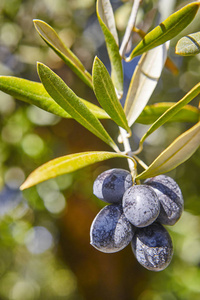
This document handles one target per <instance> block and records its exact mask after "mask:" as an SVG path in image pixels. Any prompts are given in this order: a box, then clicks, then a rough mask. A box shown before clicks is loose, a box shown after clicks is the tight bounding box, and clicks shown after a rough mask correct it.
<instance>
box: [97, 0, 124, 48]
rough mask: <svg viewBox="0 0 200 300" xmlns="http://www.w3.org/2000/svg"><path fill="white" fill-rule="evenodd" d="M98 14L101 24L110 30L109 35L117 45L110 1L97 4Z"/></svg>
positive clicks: (103, 0) (104, 0)
mask: <svg viewBox="0 0 200 300" xmlns="http://www.w3.org/2000/svg"><path fill="white" fill-rule="evenodd" d="M98 13H99V16H100V17H101V20H102V22H104V24H105V25H106V26H107V28H108V29H109V30H110V33H111V34H112V35H113V37H114V39H115V42H116V44H117V45H119V39H118V34H117V29H116V25H115V18H114V13H113V9H112V6H111V3H110V0H100V1H99V3H98Z"/></svg>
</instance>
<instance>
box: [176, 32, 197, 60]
mask: <svg viewBox="0 0 200 300" xmlns="http://www.w3.org/2000/svg"><path fill="white" fill-rule="evenodd" d="M175 53H176V54H178V55H182V56H191V55H196V54H198V53H200V31H199V32H196V33H192V34H189V35H187V36H184V37H183V38H181V39H180V40H179V41H178V43H177V44H176V48H175Z"/></svg>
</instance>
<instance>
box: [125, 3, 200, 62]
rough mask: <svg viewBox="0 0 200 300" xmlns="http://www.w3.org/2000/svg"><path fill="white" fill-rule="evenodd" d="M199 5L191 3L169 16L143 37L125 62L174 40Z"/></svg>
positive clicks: (192, 16) (192, 17)
mask: <svg viewBox="0 0 200 300" xmlns="http://www.w3.org/2000/svg"><path fill="white" fill-rule="evenodd" d="M199 5H200V1H196V2H192V3H190V4H188V5H186V6H184V7H183V8H182V9H180V10H178V11H177V12H175V13H174V14H172V15H171V16H169V17H168V18H167V19H166V20H165V21H163V22H162V23H161V24H160V25H159V26H157V27H155V28H154V29H153V30H151V31H150V32H149V33H147V34H146V35H145V37H144V38H143V39H142V41H141V42H140V43H139V44H138V45H137V46H136V47H135V48H134V50H133V51H132V53H131V55H130V56H129V58H128V59H127V60H128V61H130V60H131V59H133V57H135V56H137V55H140V54H142V53H144V52H146V51H148V50H150V49H152V48H154V47H156V46H159V45H161V44H163V43H165V42H166V41H168V40H171V39H172V38H174V37H175V36H176V35H177V34H179V33H180V32H181V31H182V30H183V29H184V28H185V27H187V26H188V24H189V23H190V22H191V21H192V20H193V19H194V17H195V15H196V13H197V11H198V8H199Z"/></svg>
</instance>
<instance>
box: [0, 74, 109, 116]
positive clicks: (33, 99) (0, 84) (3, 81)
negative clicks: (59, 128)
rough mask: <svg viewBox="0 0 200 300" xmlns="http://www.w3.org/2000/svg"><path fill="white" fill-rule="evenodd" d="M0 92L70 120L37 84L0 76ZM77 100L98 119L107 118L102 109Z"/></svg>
mask: <svg viewBox="0 0 200 300" xmlns="http://www.w3.org/2000/svg"><path fill="white" fill-rule="evenodd" d="M0 90H1V91H3V92H4V93H7V94H9V95H11V96H13V97H14V98H16V99H18V100H21V101H24V102H26V103H29V104H33V105H36V106H38V107H40V108H42V109H44V110H46V111H48V112H50V113H52V114H55V115H57V116H59V117H62V118H71V116H70V115H69V114H68V113H67V112H66V111H65V110H64V109H63V108H62V107H60V106H59V105H58V104H57V103H56V102H55V101H54V100H53V99H52V98H51V97H50V96H49V94H48V93H47V92H46V90H45V88H44V87H43V85H42V84H41V83H39V82H34V81H30V80H26V79H21V78H18V77H12V76H0ZM79 99H80V101H82V102H83V103H84V104H85V105H86V106H87V108H88V109H89V110H90V111H91V112H92V113H93V114H94V115H95V116H96V117H97V118H98V119H108V118H109V116H108V115H107V113H106V112H105V111H104V110H103V109H101V108H99V107H98V106H96V105H94V104H92V103H90V102H88V101H86V100H84V99H81V98H79Z"/></svg>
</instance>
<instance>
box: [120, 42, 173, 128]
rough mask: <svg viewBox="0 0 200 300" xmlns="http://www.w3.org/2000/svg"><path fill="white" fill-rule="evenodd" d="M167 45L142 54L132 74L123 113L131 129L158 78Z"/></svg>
mask: <svg viewBox="0 0 200 300" xmlns="http://www.w3.org/2000/svg"><path fill="white" fill-rule="evenodd" d="M167 49H168V45H167V44H164V45H161V46H159V47H156V48H155V49H152V50H150V51H148V52H147V53H145V54H143V55H142V57H141V58H140V60H139V62H138V65H137V66H136V68H135V71H134V73H133V76H132V79H131V82H130V85H129V89H128V93H127V96H126V101H125V106H124V111H125V114H126V116H127V120H128V124H129V126H130V127H131V126H132V125H133V123H134V122H135V120H136V119H137V118H138V116H139V115H140V114H141V112H142V111H143V109H144V107H145V106H146V104H147V102H148V101H149V99H150V97H151V95H152V93H153V91H154V89H155V87H156V85H157V83H158V80H159V78H160V75H161V72H162V69H163V67H164V64H165V61H166V58H167Z"/></svg>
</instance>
